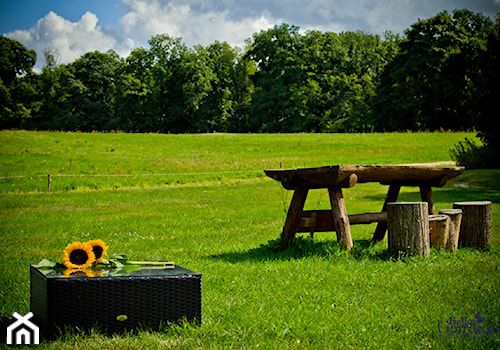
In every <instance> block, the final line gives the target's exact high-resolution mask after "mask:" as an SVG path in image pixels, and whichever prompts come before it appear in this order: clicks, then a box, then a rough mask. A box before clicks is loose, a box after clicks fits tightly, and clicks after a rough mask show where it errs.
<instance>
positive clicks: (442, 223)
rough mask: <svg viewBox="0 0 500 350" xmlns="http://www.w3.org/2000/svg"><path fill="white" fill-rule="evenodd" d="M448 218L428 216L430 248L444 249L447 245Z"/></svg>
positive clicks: (444, 216)
mask: <svg viewBox="0 0 500 350" xmlns="http://www.w3.org/2000/svg"><path fill="white" fill-rule="evenodd" d="M449 231H450V218H449V217H448V216H446V215H429V239H430V243H431V247H436V248H445V247H446V244H447V243H448V235H449Z"/></svg>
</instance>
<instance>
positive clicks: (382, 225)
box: [373, 184, 401, 242]
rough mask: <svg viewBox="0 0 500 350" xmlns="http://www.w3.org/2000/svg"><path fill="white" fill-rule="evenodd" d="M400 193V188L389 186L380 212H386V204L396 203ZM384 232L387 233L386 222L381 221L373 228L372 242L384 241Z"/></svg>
mask: <svg viewBox="0 0 500 350" xmlns="http://www.w3.org/2000/svg"><path fill="white" fill-rule="evenodd" d="M400 191H401V186H400V185H397V184H392V185H390V186H389V190H388V191H387V195H386V197H385V201H384V206H383V207H382V212H386V211H387V203H391V202H396V201H397V200H398V196H399V192H400ZM385 231H387V221H385V222H384V221H382V222H379V223H378V224H377V227H376V228H375V233H374V234H373V241H375V242H377V241H381V240H383V239H384V236H385Z"/></svg>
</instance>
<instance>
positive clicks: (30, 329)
mask: <svg viewBox="0 0 500 350" xmlns="http://www.w3.org/2000/svg"><path fill="white" fill-rule="evenodd" d="M13 316H14V318H15V319H17V321H15V322H14V323H12V324H11V325H10V326H8V327H7V344H9V345H11V344H15V345H21V344H26V345H30V344H40V330H39V329H38V327H37V326H36V325H35V324H34V323H32V322H30V321H29V319H30V318H31V317H33V313H32V312H28V313H27V314H26V315H24V316H21V315H20V314H18V313H17V312H14V314H13Z"/></svg>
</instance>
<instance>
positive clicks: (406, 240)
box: [387, 202, 430, 257]
mask: <svg viewBox="0 0 500 350" xmlns="http://www.w3.org/2000/svg"><path fill="white" fill-rule="evenodd" d="M387 230H388V241H389V251H391V252H393V253H394V254H397V256H398V257H401V256H412V255H419V256H424V257H426V256H429V253H430V243H429V209H428V204H427V203H426V202H400V203H395V202H392V203H387Z"/></svg>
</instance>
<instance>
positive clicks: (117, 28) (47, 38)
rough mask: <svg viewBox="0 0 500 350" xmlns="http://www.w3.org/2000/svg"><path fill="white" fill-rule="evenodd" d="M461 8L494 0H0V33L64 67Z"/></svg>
mask: <svg viewBox="0 0 500 350" xmlns="http://www.w3.org/2000/svg"><path fill="white" fill-rule="evenodd" d="M457 8H467V9H469V10H471V11H474V12H482V13H483V14H485V15H487V16H489V17H491V18H492V19H494V17H495V15H496V13H498V12H500V0H251V1H248V0H0V34H2V35H6V36H7V37H9V38H11V39H14V40H17V41H19V42H21V43H22V44H23V45H25V46H26V47H28V48H29V49H34V50H35V51H36V52H37V55H38V57H39V59H38V61H37V67H38V68H40V67H41V66H43V63H44V62H43V52H44V51H47V50H50V51H52V52H53V53H55V54H56V56H57V58H58V60H59V63H68V62H71V61H73V60H75V59H76V58H78V57H80V56H81V55H83V54H84V53H85V52H88V51H94V50H99V51H101V52H106V51H108V50H110V49H112V50H114V51H116V52H117V53H118V54H119V55H121V56H124V57H125V56H127V55H128V54H129V53H130V51H131V50H132V49H133V48H136V47H141V46H143V47H144V46H147V40H148V39H149V38H151V37H152V36H153V35H156V34H162V33H167V34H170V35H171V36H175V37H182V39H183V41H184V42H185V43H186V44H187V45H188V46H193V45H196V44H201V45H208V44H210V43H213V42H214V41H215V40H219V41H227V42H228V43H229V44H231V45H238V46H243V45H244V41H245V39H247V38H250V37H251V36H252V34H253V33H255V32H258V31H260V30H265V29H268V28H271V27H273V26H274V25H276V24H281V23H288V24H293V25H297V26H299V27H300V28H301V29H302V30H310V29H316V30H321V31H334V32H341V31H351V30H363V31H365V32H369V33H373V34H383V33H384V32H385V31H387V30H389V31H392V32H394V33H402V32H403V31H404V30H405V29H407V28H409V27H410V26H411V24H413V23H415V22H416V21H417V20H418V19H419V18H421V19H425V18H429V17H432V16H434V15H436V14H437V13H439V12H441V11H443V10H447V11H448V12H452V11H453V10H454V9H457Z"/></svg>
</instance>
